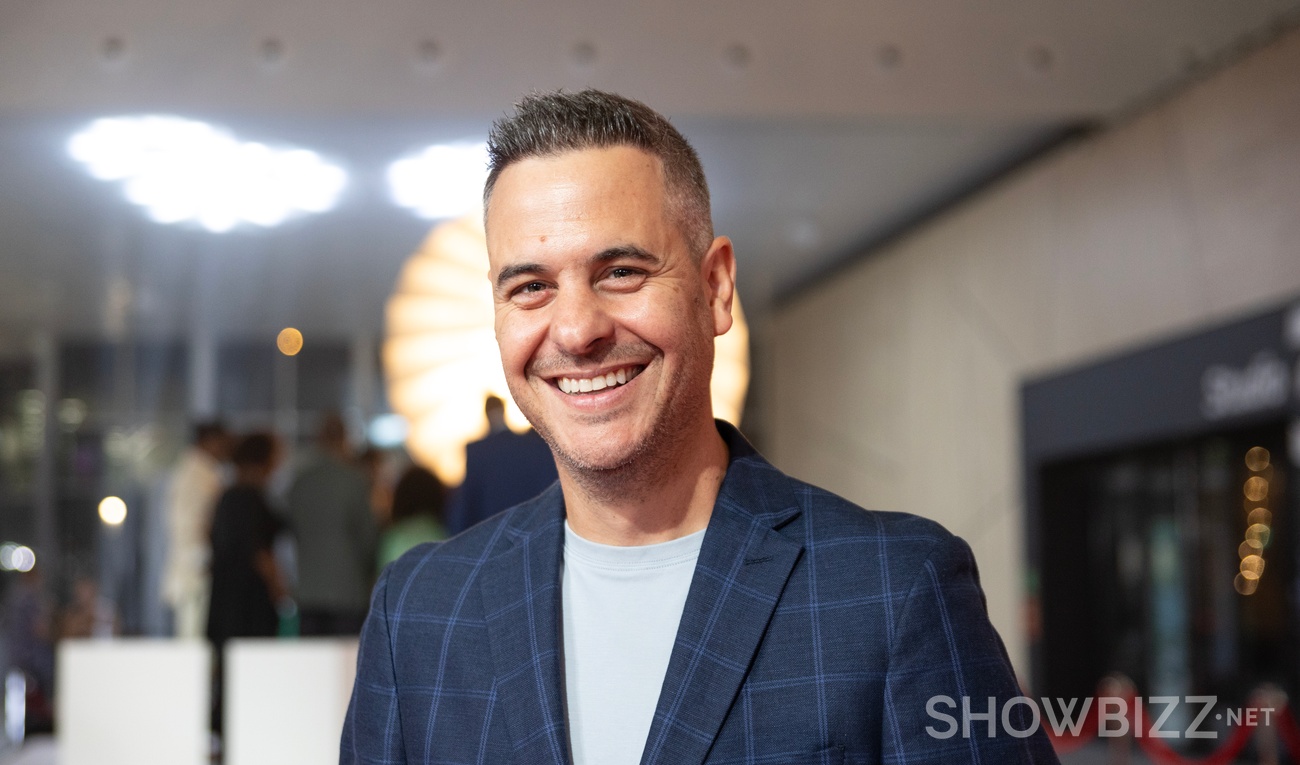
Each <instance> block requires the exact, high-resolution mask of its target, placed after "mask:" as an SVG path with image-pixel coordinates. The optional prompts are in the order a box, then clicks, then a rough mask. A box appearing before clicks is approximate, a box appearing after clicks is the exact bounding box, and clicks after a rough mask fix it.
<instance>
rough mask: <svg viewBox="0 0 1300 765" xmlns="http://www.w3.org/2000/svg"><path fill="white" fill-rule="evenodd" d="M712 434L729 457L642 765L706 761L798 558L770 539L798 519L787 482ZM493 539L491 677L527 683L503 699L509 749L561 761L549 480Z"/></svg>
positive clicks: (735, 436)
mask: <svg viewBox="0 0 1300 765" xmlns="http://www.w3.org/2000/svg"><path fill="white" fill-rule="evenodd" d="M717 427H718V432H719V433H720V434H721V435H722V437H723V440H725V441H726V443H727V448H728V451H729V461H728V465H727V474H726V476H725V477H724V479H723V482H722V486H721V488H720V489H719V491H718V498H717V500H716V502H715V503H714V508H713V514H712V516H711V517H710V519H709V525H708V528H707V530H706V531H705V534H704V542H703V544H702V546H701V548H700V557H699V561H698V563H697V564H696V568H695V576H694V578H693V579H692V581H691V587H690V591H689V593H688V595H687V597H686V606H685V608H684V610H683V612H682V620H681V626H680V627H679V628H678V631H677V639H676V642H675V643H674V645H673V652H672V656H671V658H670V659H669V663H668V672H667V675H666V676H665V678H664V684H663V687H662V689H661V691H660V695H659V703H658V707H657V708H656V710H655V717H654V722H653V723H652V725H651V728H650V734H649V736H648V739H647V742H646V748H645V751H644V753H643V755H642V760H641V761H642V763H644V764H645V765H649V764H650V763H664V764H665V765H667V764H669V763H671V765H693V764H694V763H699V762H702V761H703V760H704V758H705V756H707V754H708V751H709V747H710V746H712V741H713V737H714V736H715V735H716V734H717V731H718V730H719V728H720V727H721V725H722V722H723V720H724V719H725V718H726V716H727V712H728V711H729V710H730V708H731V706H732V704H733V703H734V701H735V699H736V696H737V693H738V692H739V689H740V685H741V683H742V682H743V681H744V678H745V675H746V674H747V672H748V668H749V665H750V663H751V662H752V660H753V657H754V654H755V653H756V652H757V650H758V646H759V643H760V641H761V639H762V636H763V633H764V631H765V630H766V628H767V624H768V622H769V621H770V620H771V617H772V612H773V611H774V610H775V608H776V604H777V601H778V600H779V599H780V595H781V592H782V590H783V589H784V588H785V583H786V581H787V580H788V579H789V576H790V571H791V570H792V569H793V568H794V565H795V563H796V561H798V559H799V557H800V555H801V554H802V551H803V546H802V544H801V543H800V542H799V541H798V540H797V539H793V538H787V537H786V536H784V535H783V534H782V533H781V529H782V528H783V527H784V526H785V525H786V524H788V523H789V522H790V521H792V520H794V519H795V518H796V517H797V516H798V515H799V514H800V508H799V506H798V504H797V502H796V501H795V497H794V493H793V491H792V489H791V486H790V482H789V479H788V478H787V477H786V476H785V475H784V474H782V473H781V472H780V471H778V470H777V469H776V468H774V467H772V465H771V464H769V463H768V462H767V460H765V459H763V457H762V455H760V454H759V453H758V452H757V451H756V450H755V449H754V447H753V446H752V445H750V443H749V441H747V440H746V439H745V437H744V436H742V435H741V434H740V432H739V431H738V430H736V428H735V427H733V426H731V425H730V424H728V423H725V422H722V421H717ZM503 533H504V536H505V537H506V540H507V541H506V544H507V548H506V549H505V550H504V551H502V552H500V553H499V554H497V555H496V556H494V557H493V558H492V559H491V560H489V561H488V562H487V563H486V564H485V566H484V569H483V572H482V574H481V576H480V588H479V589H480V592H481V594H482V597H483V604H484V613H485V615H486V616H487V621H488V634H489V639H490V643H491V649H492V657H493V662H494V664H495V670H496V676H497V677H498V678H502V677H518V676H519V673H520V672H521V671H523V670H524V668H527V671H528V672H529V673H530V674H531V675H532V676H533V677H534V678H535V679H534V680H533V681H532V682H530V684H529V687H531V688H532V689H533V692H531V693H510V694H504V695H503V696H502V703H503V704H504V706H505V709H504V712H505V714H506V718H507V725H508V728H509V730H510V734H511V737H512V738H513V739H514V744H515V749H516V751H522V750H524V749H527V750H528V751H529V752H530V753H532V755H536V756H532V758H531V759H530V761H531V762H544V761H549V762H555V763H567V762H569V761H570V756H569V747H568V732H567V726H566V724H565V720H566V715H565V704H564V671H563V651H562V649H561V648H560V624H561V623H562V620H561V615H560V614H561V612H560V608H561V604H560V590H561V588H560V567H561V563H562V555H563V550H564V497H563V494H562V492H561V491H560V487H559V484H558V482H557V483H556V484H553V485H552V486H551V487H550V488H549V489H547V490H546V491H545V492H543V493H542V494H540V495H538V496H537V497H536V498H534V499H532V500H530V501H528V502H526V503H525V504H524V505H522V506H520V507H519V508H517V509H516V510H515V511H513V512H512V514H511V518H510V520H509V521H508V522H507V526H506V528H505V529H503ZM539 733H542V734H544V739H543V740H541V741H540V742H539V739H538V734H539ZM701 734H705V735H706V736H707V739H706V738H702V737H701ZM539 743H540V748H539ZM538 757H545V759H538Z"/></svg>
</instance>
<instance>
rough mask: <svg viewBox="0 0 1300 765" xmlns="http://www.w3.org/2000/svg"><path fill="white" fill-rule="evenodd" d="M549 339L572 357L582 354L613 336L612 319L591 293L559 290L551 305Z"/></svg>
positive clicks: (598, 346) (597, 297)
mask: <svg viewBox="0 0 1300 765" xmlns="http://www.w3.org/2000/svg"><path fill="white" fill-rule="evenodd" d="M552 310H553V313H552V314H551V341H552V342H554V343H555V345H556V347H558V348H559V349H560V350H562V351H564V352H565V353H567V354H569V355H571V356H584V355H586V354H588V353H591V352H592V351H595V350H597V349H599V348H600V346H601V345H602V344H604V343H605V342H608V341H609V340H611V339H612V338H613V337H614V321H613V319H612V318H611V317H610V315H609V313H608V312H607V311H606V310H605V306H604V305H603V304H602V302H601V300H600V297H599V296H598V295H596V294H595V293H594V292H591V291H586V290H579V289H568V290H560V294H558V295H557V296H556V298H555V302H554V303H553V304H552Z"/></svg>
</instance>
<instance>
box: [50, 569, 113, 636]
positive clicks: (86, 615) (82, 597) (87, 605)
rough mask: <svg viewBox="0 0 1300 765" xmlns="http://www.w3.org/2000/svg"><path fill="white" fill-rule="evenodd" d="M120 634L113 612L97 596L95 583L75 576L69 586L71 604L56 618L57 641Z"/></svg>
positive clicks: (92, 579)
mask: <svg viewBox="0 0 1300 765" xmlns="http://www.w3.org/2000/svg"><path fill="white" fill-rule="evenodd" d="M117 634H120V629H119V621H118V617H117V609H116V608H115V607H114V605H113V602H112V601H111V600H109V599H108V598H105V597H102V596H101V595H100V593H99V582H96V581H95V580H94V578H93V577H89V576H79V577H77V578H76V580H75V581H73V583H72V600H70V601H69V602H68V604H67V605H65V606H64V607H63V610H62V612H61V613H60V614H59V638H60V639H65V638H91V637H94V638H106V637H113V636H114V635H117Z"/></svg>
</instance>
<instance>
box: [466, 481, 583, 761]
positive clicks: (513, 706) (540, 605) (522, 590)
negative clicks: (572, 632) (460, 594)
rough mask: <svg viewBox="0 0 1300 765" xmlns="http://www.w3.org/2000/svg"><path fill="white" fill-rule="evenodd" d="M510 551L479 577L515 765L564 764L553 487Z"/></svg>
mask: <svg viewBox="0 0 1300 765" xmlns="http://www.w3.org/2000/svg"><path fill="white" fill-rule="evenodd" d="M536 502H537V503H538V507H537V509H536V511H535V512H534V513H532V514H531V517H530V518H529V520H528V521H527V523H528V524H529V526H530V528H527V529H523V530H521V531H520V532H518V537H517V539H516V541H515V544H514V546H513V547H511V548H509V549H508V550H506V551H505V552H503V553H501V554H499V555H497V556H496V557H494V558H492V559H491V560H489V561H487V562H486V563H485V564H484V567H483V571H482V573H481V574H480V578H479V591H480V593H481V594H482V598H483V613H484V615H485V616H486V619H487V627H488V639H489V642H490V643H491V649H492V662H493V665H494V670H495V672H494V675H493V676H494V677H495V678H496V680H495V684H494V687H493V689H492V690H493V693H495V694H496V695H497V697H498V698H499V699H500V700H501V705H502V711H503V713H504V715H505V717H506V720H505V722H506V726H507V728H508V730H509V731H510V737H511V738H512V739H513V741H514V749H515V752H516V754H517V756H518V757H519V758H520V760H519V761H520V762H528V763H555V764H556V765H567V763H568V762H569V743H568V742H569V737H568V733H567V731H566V727H565V713H564V672H563V668H562V666H563V665H562V660H561V653H560V647H559V636H560V628H559V613H560V561H561V554H562V552H563V549H564V547H563V543H564V503H563V499H562V497H561V494H560V490H559V487H558V485H556V486H552V488H551V489H550V490H548V491H547V492H546V493H544V494H543V495H542V496H541V497H539V498H538V500H536Z"/></svg>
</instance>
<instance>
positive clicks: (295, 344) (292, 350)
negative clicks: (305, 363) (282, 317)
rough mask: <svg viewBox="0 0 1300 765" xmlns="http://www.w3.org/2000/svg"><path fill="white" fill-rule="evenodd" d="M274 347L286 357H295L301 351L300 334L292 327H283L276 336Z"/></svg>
mask: <svg viewBox="0 0 1300 765" xmlns="http://www.w3.org/2000/svg"><path fill="white" fill-rule="evenodd" d="M275 347H276V348H279V349H280V353H283V354H284V355H286V356H297V355H298V352H299V351H301V350H302V333H301V332H299V331H298V330H296V329H294V328H293V327H285V328H284V329H282V330H280V334H279V335H277V336H276V338H275Z"/></svg>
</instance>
